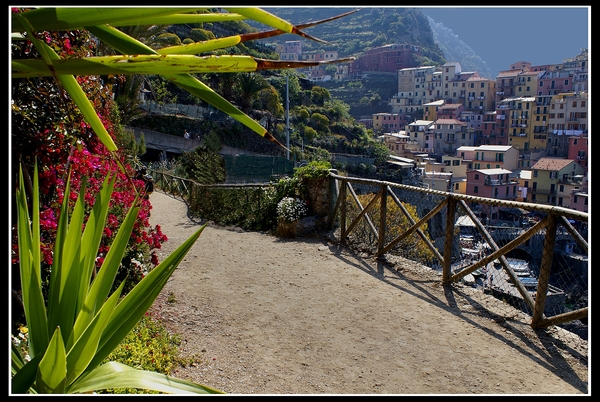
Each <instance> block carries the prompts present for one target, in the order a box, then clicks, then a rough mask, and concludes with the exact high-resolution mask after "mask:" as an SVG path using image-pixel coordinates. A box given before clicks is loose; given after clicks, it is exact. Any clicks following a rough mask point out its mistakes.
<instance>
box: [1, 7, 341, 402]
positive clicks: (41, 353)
mask: <svg viewBox="0 0 600 402" xmlns="http://www.w3.org/2000/svg"><path fill="white" fill-rule="evenodd" d="M226 10H227V11H228V12H227V13H213V12H209V11H208V10H206V9H198V8H181V7H176V8H169V7H165V8H114V7H113V8H111V7H100V8H77V7H64V8H37V9H32V10H28V11H25V12H21V13H15V12H13V13H11V33H12V35H11V38H12V40H31V41H32V43H33V44H34V45H35V47H36V49H37V51H38V52H39V54H40V55H41V58H40V59H27V60H11V76H12V78H27V77H44V76H53V77H54V78H55V79H56V81H57V83H58V84H59V86H60V87H61V88H62V89H64V91H66V92H67V93H68V95H69V97H70V98H71V100H72V101H73V102H74V103H75V104H76V105H77V107H78V108H79V109H80V111H81V112H82V114H83V116H84V118H85V119H86V121H87V122H88V123H89V124H90V126H91V127H92V129H93V130H94V132H95V133H96V135H98V138H99V139H100V140H101V141H102V143H103V144H104V145H105V146H106V147H107V149H108V150H109V151H111V152H113V154H114V151H116V150H117V147H116V145H115V143H114V142H113V140H112V138H111V136H110V135H109V133H108V132H107V130H106V128H105V127H104V126H103V125H102V123H101V120H100V118H99V117H98V115H97V114H96V112H95V110H94V108H93V106H92V103H91V102H90V101H89V100H88V98H87V96H86V94H85V93H84V91H83V90H82V88H81V87H80V86H79V84H78V83H77V81H76V78H75V76H77V75H79V76H81V75H104V74H157V75H162V76H164V77H165V78H167V79H169V80H171V81H172V82H174V83H175V84H177V85H179V86H180V87H182V88H184V89H185V90H187V91H189V92H190V93H192V94H194V95H196V96H197V97H198V98H200V99H202V100H204V101H206V102H207V103H209V104H211V105H213V106H215V107H216V108H218V109H220V110H222V111H223V112H225V113H227V114H228V115H230V116H231V117H233V118H235V119H236V120H238V121H239V122H241V123H242V124H244V125H245V126H247V127H249V128H250V129H252V130H253V131H254V132H255V133H257V134H259V135H261V136H263V137H265V138H268V139H269V140H271V141H274V142H277V143H279V142H278V141H277V140H276V139H275V138H274V137H273V136H272V135H271V134H269V133H268V132H267V131H266V130H265V129H264V128H263V127H262V126H261V125H260V124H259V123H258V122H256V121H254V120H253V119H251V118H250V117H249V116H247V115H245V114H244V113H242V112H241V111H240V110H239V109H238V108H237V107H235V106H234V105H233V104H231V103H229V102H228V101H227V100H226V99H224V98H222V97H221V96H220V95H218V94H217V93H216V92H214V91H213V90H212V89H210V88H209V87H208V86H207V85H205V84H204V83H202V82H201V81H199V80H198V79H197V78H195V77H193V76H192V75H191V74H194V73H202V72H245V71H257V70H261V69H284V68H296V67H306V66H311V65H316V64H326V63H325V62H289V61H276V60H261V59H257V58H254V57H251V56H237V55H236V56H219V57H215V56H206V57H202V56H197V55H198V54H201V53H203V52H208V51H212V50H215V49H222V48H225V47H229V46H234V45H236V44H238V43H241V42H243V41H247V40H255V39H261V38H267V37H271V36H275V35H281V34H285V33H291V34H297V35H300V36H303V37H306V38H309V39H314V40H317V39H315V38H311V37H310V36H309V35H307V34H305V33H304V32H302V31H301V29H302V28H306V27H309V26H312V25H315V24H318V23H322V22H325V21H329V20H331V19H334V18H339V17H342V16H344V15H346V14H348V13H346V14H342V15H340V16H337V17H334V18H330V19H328V20H323V21H318V22H314V23H311V24H305V25H299V26H294V25H292V24H290V23H289V22H287V21H284V20H282V19H280V18H278V17H276V16H274V15H272V14H270V13H268V12H266V11H263V10H261V9H258V8H253V7H248V8H228V9H226ZM243 19H252V20H255V21H258V22H261V23H264V24H265V25H267V26H270V27H272V28H274V29H273V30H271V31H266V32H261V33H252V34H246V35H234V36H231V37H226V38H218V39H214V40H209V41H205V42H198V43H192V44H189V45H183V46H174V47H166V48H162V49H158V50H154V49H152V48H150V47H148V46H146V45H145V44H143V43H141V42H139V41H137V40H136V39H134V38H132V37H130V36H128V35H126V34H124V33H123V32H122V31H120V30H119V29H118V28H116V27H118V26H127V25H154V24H159V25H161V24H162V25H170V24H179V23H195V22H219V21H232V20H243ZM75 29H85V30H88V31H89V32H90V33H92V34H93V35H94V36H95V37H96V38H97V39H98V40H100V41H102V42H104V43H105V44H106V45H108V46H111V47H113V48H114V49H115V50H116V51H117V52H118V53H120V54H121V55H119V56H110V57H94V56H91V57H87V58H84V59H79V58H74V59H73V58H71V59H69V58H62V57H61V56H60V55H58V54H57V53H56V52H55V51H54V50H53V49H52V48H51V47H50V46H48V45H47V44H46V43H45V42H43V41H41V40H39V39H38V38H37V37H36V32H39V31H66V30H75ZM350 60H351V59H339V60H335V61H333V63H340V62H346V61H350ZM327 63H332V62H327ZM279 145H281V144H280V143H279ZM281 146H282V147H283V145H281ZM115 160H116V161H117V162H118V163H120V162H119V160H118V158H116V157H115ZM33 177H34V186H33V187H34V189H33V197H32V199H31V204H32V205H31V208H32V209H31V216H29V210H28V202H27V196H26V192H25V188H24V184H23V172H22V171H21V172H20V184H19V190H18V191H17V194H16V197H17V215H18V222H17V225H18V243H19V244H18V245H19V259H20V274H21V286H22V292H23V304H24V310H25V317H26V320H27V327H28V334H29V344H28V348H29V350H28V356H29V359H26V358H25V356H23V355H22V354H21V352H20V351H19V349H18V348H17V347H15V345H12V351H11V352H12V353H11V362H12V364H11V374H12V378H11V384H10V386H11V391H12V393H16V394H23V393H40V394H41V393H48V394H70V393H91V392H93V391H94V390H100V389H107V388H140V389H147V390H154V391H160V392H165V393H200V394H202V393H203V394H213V393H222V392H221V391H218V390H215V389H212V388H210V387H207V386H204V385H199V384H195V383H192V382H189V381H186V380H182V379H177V378H173V377H170V376H166V375H163V374H159V373H154V372H148V371H142V370H137V369H134V368H131V367H129V366H126V365H123V364H120V363H117V362H110V363H105V364H101V363H102V362H103V361H104V359H106V357H107V356H109V354H110V353H111V352H112V351H113V350H114V348H116V347H117V345H119V343H120V342H121V341H122V340H123V339H124V338H125V336H126V335H127V333H128V332H129V331H131V329H132V328H133V327H134V326H135V325H136V323H137V322H138V321H139V320H140V318H141V317H142V316H143V314H144V313H145V312H146V311H147V310H148V308H149V307H150V306H151V305H152V303H153V302H154V300H155V299H156V297H157V296H158V294H159V293H160V291H161V290H162V288H163V287H164V285H165V283H166V281H167V280H168V278H169V277H170V275H171V274H172V273H173V271H174V270H175V269H176V268H177V266H178V264H179V263H180V262H181V261H182V259H183V258H184V256H185V255H186V253H187V252H188V251H189V250H190V248H191V247H192V246H193V244H194V243H195V241H196V240H197V239H198V237H199V236H200V234H201V233H202V231H203V229H204V226H202V227H201V228H200V229H199V230H198V231H197V232H196V233H194V234H193V235H192V236H191V237H190V238H189V239H188V240H186V241H185V242H184V243H183V244H182V245H181V246H180V247H179V248H178V249H177V250H176V251H175V252H173V253H172V254H171V255H170V256H169V257H167V258H166V259H165V260H164V261H163V262H162V263H161V264H159V265H158V266H157V267H156V268H154V269H153V270H152V271H151V272H150V273H149V274H148V275H147V276H146V277H144V279H142V281H140V282H139V283H138V284H137V285H136V286H135V287H134V289H133V290H132V291H130V292H129V293H128V294H127V295H126V296H125V297H123V298H122V299H121V297H120V295H121V290H122V287H120V288H119V289H118V290H117V291H115V292H114V293H113V294H111V295H109V292H110V289H111V286H112V285H113V283H114V279H115V275H116V271H117V268H118V266H119V263H120V261H121V259H122V257H123V254H124V252H125V248H126V245H127V242H128V239H129V236H130V234H131V230H132V228H133V224H134V221H135V219H136V217H137V214H138V211H139V207H138V206H137V204H134V206H132V207H131V209H130V210H129V211H128V213H127V215H126V217H125V219H124V221H123V223H122V225H121V227H120V229H119V231H118V234H117V236H116V237H115V239H114V242H113V243H112V245H111V247H110V251H109V252H108V254H107V255H106V258H105V260H104V263H103V265H102V267H101V269H100V270H99V271H98V273H97V274H96V275H95V276H94V275H93V274H92V272H93V269H94V264H95V259H96V257H97V255H98V247H99V244H100V239H101V236H102V231H103V229H104V223H105V221H106V216H107V211H108V205H109V200H110V196H111V194H112V190H113V186H114V183H115V177H114V176H113V177H111V176H109V177H107V178H106V180H105V182H104V186H103V187H102V189H101V190H100V192H99V194H97V196H96V201H95V203H94V206H93V208H92V211H91V213H90V215H89V217H88V219H87V221H86V220H85V217H84V197H83V194H84V188H85V185H82V189H81V191H80V194H79V197H78V199H77V202H76V204H75V206H74V209H73V211H69V208H68V204H67V202H65V203H63V205H62V210H61V215H60V219H59V225H58V231H57V236H56V243H55V245H54V258H53V263H52V271H51V276H50V283H49V290H48V301H47V304H46V302H45V300H44V295H43V293H42V283H41V257H40V222H39V201H38V199H39V189H38V179H37V167H36V168H35V173H34V175H33ZM69 190H70V189H69V187H67V189H66V191H65V194H68V193H69ZM67 199H68V197H65V200H67ZM69 219H70V220H69ZM84 222H85V228H84V229H83V230H82V227H84ZM123 283H124V282H123Z"/></svg>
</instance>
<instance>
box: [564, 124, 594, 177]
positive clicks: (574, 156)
mask: <svg viewBox="0 0 600 402" xmlns="http://www.w3.org/2000/svg"><path fill="white" fill-rule="evenodd" d="M589 150H590V148H589V144H588V137H587V133H586V134H580V135H578V136H571V137H569V150H568V151H567V159H571V160H574V161H575V162H577V163H578V164H579V165H580V166H581V167H582V168H584V169H585V171H586V172H587V171H588V152H589Z"/></svg>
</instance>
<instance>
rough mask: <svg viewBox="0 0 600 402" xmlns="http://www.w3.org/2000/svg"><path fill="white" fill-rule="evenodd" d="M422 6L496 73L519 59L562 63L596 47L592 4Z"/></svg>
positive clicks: (540, 63)
mask: <svg viewBox="0 0 600 402" xmlns="http://www.w3.org/2000/svg"><path fill="white" fill-rule="evenodd" d="M419 8H420V9H421V11H422V12H423V13H424V14H425V15H428V16H429V17H431V18H432V19H433V20H434V21H435V22H437V23H442V24H443V25H444V26H445V27H446V28H449V29H451V30H452V32H453V33H454V34H455V35H458V38H459V39H460V40H462V41H463V42H464V43H466V44H467V45H468V46H469V47H471V49H473V50H474V51H475V53H476V54H477V55H478V56H479V57H481V58H482V59H483V61H485V62H486V64H487V66H488V67H489V69H490V70H491V72H492V74H493V76H494V77H495V76H496V75H498V71H502V70H508V69H509V67H510V65H511V64H512V63H515V62H517V61H529V62H531V64H532V65H534V66H535V65H543V64H555V63H562V61H563V59H567V58H571V57H575V56H577V55H578V54H580V53H581V48H588V49H589V50H591V49H590V47H589V42H590V37H591V33H590V20H591V7H590V6H573V7H552V6H541V7H533V6H527V7H515V6H508V7H498V6H494V7H447V8H440V7H435V8H433V7H419ZM589 55H590V59H591V53H589Z"/></svg>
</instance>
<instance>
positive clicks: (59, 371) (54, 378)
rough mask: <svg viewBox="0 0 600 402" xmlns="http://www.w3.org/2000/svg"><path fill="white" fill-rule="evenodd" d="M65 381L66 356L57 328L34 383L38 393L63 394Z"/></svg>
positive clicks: (58, 328)
mask: <svg viewBox="0 0 600 402" xmlns="http://www.w3.org/2000/svg"><path fill="white" fill-rule="evenodd" d="M66 381H67V355H66V353H65V345H64V343H63V338H62V335H61V332H60V327H57V328H56V330H55V331H54V335H52V339H51V340H50V343H49V344H48V349H46V353H44V357H43V358H42V360H41V361H40V365H39V366H38V371H37V376H36V380H35V382H36V386H37V390H38V392H39V393H42V394H64V393H65V385H66Z"/></svg>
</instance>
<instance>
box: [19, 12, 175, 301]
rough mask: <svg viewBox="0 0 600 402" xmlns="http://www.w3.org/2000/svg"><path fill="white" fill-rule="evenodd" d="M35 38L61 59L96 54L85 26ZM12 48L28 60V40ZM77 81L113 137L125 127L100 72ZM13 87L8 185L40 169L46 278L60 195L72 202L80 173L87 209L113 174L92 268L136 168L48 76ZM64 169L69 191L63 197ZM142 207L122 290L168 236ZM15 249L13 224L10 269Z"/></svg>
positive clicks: (131, 194) (146, 204)
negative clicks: (23, 173) (100, 135)
mask: <svg viewBox="0 0 600 402" xmlns="http://www.w3.org/2000/svg"><path fill="white" fill-rule="evenodd" d="M13 11H18V10H13ZM40 35H43V37H44V42H45V43H47V44H49V45H51V46H52V48H53V49H54V50H55V51H56V52H59V53H61V54H63V55H64V57H66V58H69V57H77V56H81V57H83V56H85V55H87V54H90V53H93V52H94V51H95V47H96V44H95V42H94V40H93V39H92V38H91V36H90V35H89V33H87V32H84V31H69V32H43V33H40ZM11 51H12V53H11V56H12V58H14V59H27V58H31V57H33V55H35V54H36V53H37V52H36V49H35V48H34V46H33V44H32V42H31V41H29V40H26V41H13V42H12V44H11ZM77 81H78V84H79V85H80V86H81V87H82V88H83V89H84V91H85V92H86V93H87V94H89V97H90V100H91V101H92V102H93V104H94V109H95V110H96V111H97V112H98V115H99V118H100V120H101V121H102V124H103V125H104V126H105V127H106V129H107V131H108V132H109V134H110V135H111V136H112V137H114V138H115V140H117V142H119V135H120V134H121V132H122V130H123V128H122V127H121V125H120V124H119V119H118V115H117V114H116V110H117V109H116V107H115V104H114V101H113V98H112V91H111V88H110V85H107V81H106V80H103V79H101V78H100V77H99V76H78V77H77ZM12 90H13V92H12V102H11V112H12V113H11V117H12V126H11V129H12V137H11V138H12V156H13V159H12V161H13V178H12V180H13V183H14V184H15V185H16V183H17V182H18V180H17V175H16V172H18V166H19V165H21V166H23V167H25V168H26V169H27V171H28V175H27V177H28V176H29V175H30V174H31V172H32V171H33V166H34V164H35V163H37V165H38V166H39V167H40V177H39V180H40V196H41V198H40V211H39V213H40V230H41V244H40V248H41V253H42V256H41V257H42V276H43V280H44V281H45V280H46V279H47V277H48V276H49V274H50V269H51V266H52V263H53V253H52V250H53V247H54V242H55V238H56V229H57V222H58V220H59V218H60V212H61V209H60V207H61V204H62V201H63V198H65V197H67V198H68V199H69V200H71V205H74V203H75V200H76V199H77V194H78V192H79V190H80V188H81V185H82V179H83V178H84V177H85V178H86V197H85V200H86V205H85V208H86V209H87V212H89V209H90V208H91V205H93V203H94V195H95V194H97V192H98V189H99V188H100V186H101V184H102V182H103V180H104V178H105V177H106V176H107V175H108V174H109V173H116V174H117V182H116V185H115V190H114V192H113V194H112V201H111V203H110V208H109V215H108V220H107V224H106V227H105V229H104V235H103V237H102V243H101V246H100V249H99V254H98V258H97V259H96V268H97V269H99V268H100V267H101V265H102V263H103V261H104V258H105V256H106V254H107V252H108V249H109V247H110V244H111V243H112V242H113V240H114V237H115V234H116V231H117V229H118V227H119V225H120V222H121V221H122V219H123V217H124V215H125V213H126V212H127V210H128V209H129V208H130V206H131V205H132V204H133V202H134V199H135V196H136V191H135V189H134V188H133V186H135V187H137V188H138V189H139V190H141V189H143V186H144V183H143V182H142V181H141V180H137V179H135V178H133V177H134V169H133V168H132V167H131V165H130V164H129V163H128V162H127V155H128V150H127V149H126V148H125V147H121V149H119V150H118V151H117V152H116V153H115V154H111V152H110V151H109V150H108V149H107V148H106V146H105V145H104V144H103V143H102V142H101V141H100V140H99V138H98V137H97V136H96V135H94V132H93V130H92V128H91V126H90V125H89V124H88V123H86V121H85V120H84V118H83V115H82V114H81V113H80V111H79V110H78V109H77V108H76V107H75V105H74V104H72V103H71V102H65V101H64V99H63V94H62V92H61V91H60V88H59V87H58V86H57V85H56V83H55V82H54V80H53V79H47V78H35V79H34V78H30V79H15V80H13V81H12ZM115 157H116V158H118V159H119V160H120V161H121V162H122V163H123V169H124V171H122V170H121V168H120V167H119V166H118V164H117V162H116V161H115V159H116V158H115ZM69 171H70V172H71V177H70V181H71V192H70V194H65V189H66V182H67V180H68V179H69V178H68V175H69ZM27 177H26V180H27ZM140 204H141V209H140V213H139V215H138V217H139V219H138V220H137V221H136V223H135V226H134V229H133V231H132V234H131V237H130V243H129V246H128V249H127V252H126V254H125V258H123V261H122V265H121V268H120V270H119V274H118V277H117V281H116V282H115V288H116V287H117V286H118V285H119V284H120V283H121V282H122V281H126V286H125V288H124V293H127V292H128V291H129V290H130V289H131V288H132V287H133V285H135V283H137V282H139V281H140V280H141V278H142V277H143V276H144V275H145V274H146V273H147V272H148V271H149V270H151V269H152V268H153V267H155V266H157V265H158V263H159V261H158V256H157V254H156V251H157V250H158V249H160V248H161V245H162V243H164V242H165V241H167V237H166V236H165V235H164V234H163V233H162V231H161V228H160V226H158V225H157V226H155V227H151V226H150V223H149V217H150V210H151V208H152V207H151V204H150V201H149V200H147V199H142V200H141V202H140ZM18 253H19V250H18V243H17V237H16V226H15V225H13V239H12V264H13V265H14V266H15V267H18V264H19V259H18ZM17 290H18V289H17ZM18 291H19V292H20V290H18Z"/></svg>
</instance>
